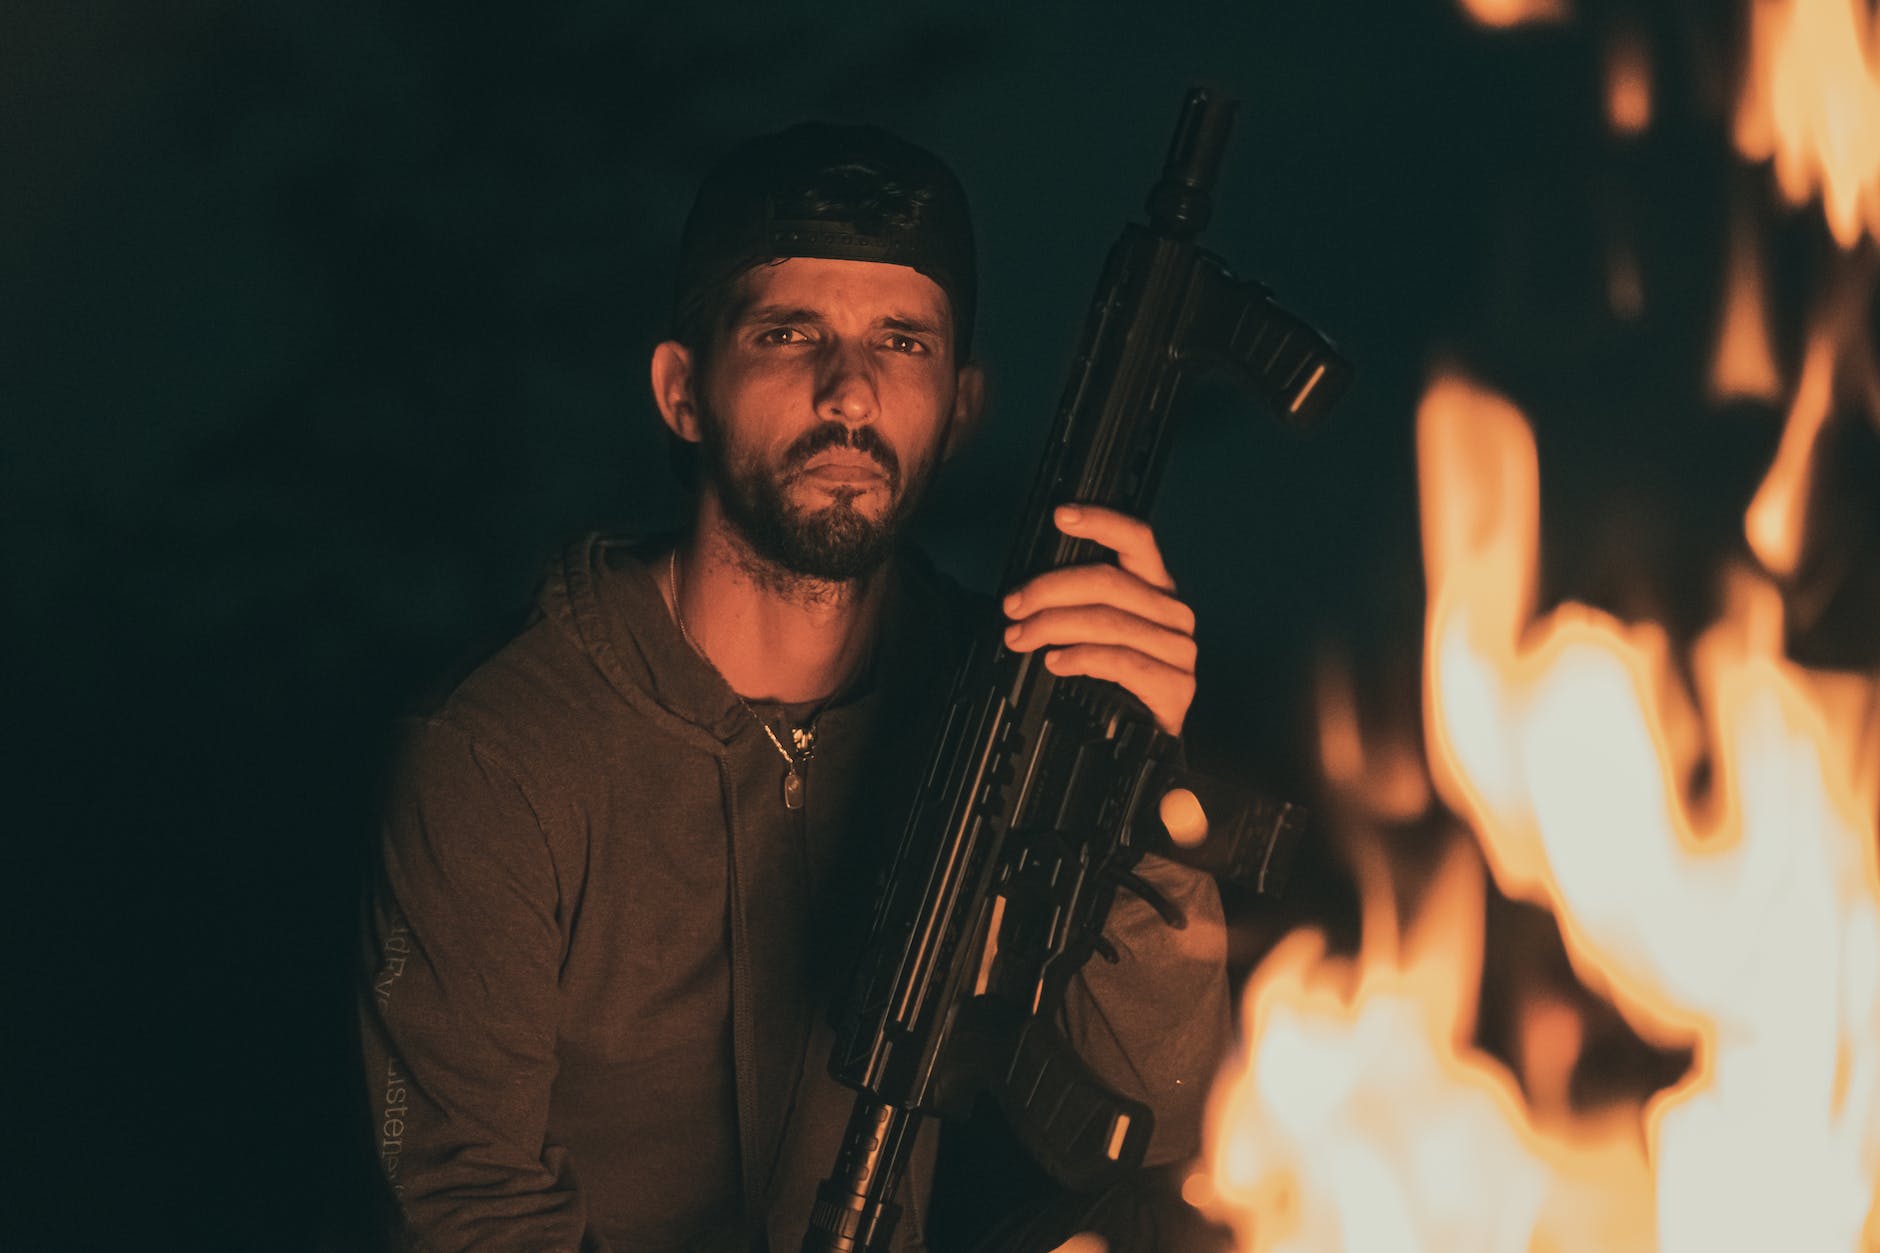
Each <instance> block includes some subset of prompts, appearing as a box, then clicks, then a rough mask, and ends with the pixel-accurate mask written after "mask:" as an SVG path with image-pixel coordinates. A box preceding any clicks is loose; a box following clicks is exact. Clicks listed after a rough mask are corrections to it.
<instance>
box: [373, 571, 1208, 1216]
mask: <svg viewBox="0 0 1880 1253" xmlns="http://www.w3.org/2000/svg"><path fill="white" fill-rule="evenodd" d="M977 612H978V610H977V607H976V605H975V602H974V601H973V600H972V599H971V598H970V597H968V596H966V595H965V594H964V593H963V592H961V591H960V590H959V589H958V588H957V587H955V586H953V585H951V584H949V583H948V582H947V581H945V580H944V579H943V578H942V577H941V576H938V575H937V574H935V573H934V572H933V571H932V570H931V569H930V568H928V567H927V566H926V565H925V563H924V562H922V561H919V560H918V559H916V558H912V557H909V558H904V559H902V560H900V561H899V562H898V563H897V566H896V570H895V573H894V575H893V580H892V583H891V587H890V591H889V596H888V602H887V611H886V612H885V614H884V620H883V629H882V634H881V637H880V640H879V642H878V647H877V652H876V658H875V663H874V665H873V666H872V668H871V678H870V679H869V681H868V682H866V683H865V684H864V685H862V687H861V688H860V689H859V690H858V691H857V692H855V693H854V694H853V695H852V696H850V697H848V698H846V699H844V700H840V701H838V702H837V703H835V704H833V705H831V706H830V707H829V708H828V709H826V710H825V711H823V713H822V714H821V716H820V717H819V719H818V721H817V747H816V757H815V760H814V762H813V763H812V765H811V766H810V767H809V770H808V784H807V789H806V793H807V804H806V806H805V807H804V808H803V809H801V810H794V811H793V810H789V809H786V808H785V806H784V805H783V803H782V795H781V783H782V777H783V768H784V763H783V761H782V760H781V758H780V757H779V756H778V754H777V752H776V749H775V747H774V746H773V745H772V744H771V743H770V741H769V739H768V738H767V737H766V736H765V735H764V734H763V732H762V730H761V729H760V728H759V727H758V725H757V724H756V722H755V721H754V720H753V719H752V717H751V715H750V713H749V712H748V711H747V710H746V709H745V708H743V707H742V706H741V705H740V704H739V703H738V702H737V700H736V698H735V696H734V695H733V693H732V692H731V690H730V689H729V688H728V687H727V686H726V685H725V683H724V681H723V679H722V678H720V677H719V676H718V675H717V673H716V672H715V671H713V670H712V669H711V668H710V667H709V666H708V665H707V664H706V663H705V662H704V661H703V660H702V659H700V658H699V657H698V656H697V654H695V653H694V652H693V651H692V650H691V648H690V647H689V646H688V645H687V644H686V643H685V642H684V640H683V639H682V638H681V637H680V636H679V634H678V632H677V630H676V628H675V627H674V625H673V624H672V621H671V619H670V617H669V616H668V614H667V611H666V608H665V604H664V601H663V599H662V598H661V596H660V594H659V589H658V586H657V584H656V583H655V582H654V575H653V573H652V572H651V571H649V570H648V569H647V567H646V566H645V565H644V564H643V562H642V561H641V559H640V557H639V556H638V555H637V551H636V549H635V547H634V546H633V545H631V544H629V543H627V542H626V541H620V540H608V539H602V538H590V539H589V540H588V541H586V542H584V543H582V544H579V545H576V546H574V547H573V548H571V549H570V550H569V551H568V552H567V553H566V554H565V555H564V556H563V558H562V560H561V561H560V562H559V564H558V565H557V566H556V568H555V569H554V570H553V571H552V573H551V576H550V578H549V579H548V581H547V583H546V585H545V587H544V590H543V592H542V594H541V599H540V604H539V612H538V613H537V615H536V616H535V618H534V620H533V621H532V622H531V623H530V625H529V626H528V627H527V628H525V629H524V631H523V632H522V633H521V634H520V635H519V636H518V637H517V638H516V639H515V640H513V641H512V642H511V643H510V644H509V645H508V646H507V647H505V648H504V649H503V650H502V651H500V652H499V653H497V654H496V655H495V656H494V657H493V658H491V659H490V660H489V661H488V662H486V663H484V665H482V666H481V667H480V668H479V669H478V670H477V671H476V672H475V673H473V674H472V675H471V676H470V678H469V679H467V680H466V681H465V682H464V683H463V684H462V685H460V686H459V687H458V688H457V689H456V691H455V692H453V693H452V694H451V696H450V697H449V698H448V699H447V700H446V701H445V702H444V703H443V705H442V706H441V707H440V708H439V709H438V710H437V711H436V712H434V713H433V714H432V715H431V716H429V717H427V718H424V719H421V720H416V721H414V722H412V723H411V724H410V725H409V727H408V728H407V730H408V734H407V735H406V737H405V748H404V752H403V756H402V760H401V764H400V767H399V769H398V771H397V774H396V782H395V786H394V789H393V792H392V795H391V797H390V800H389V803H388V806H387V810H386V814H385V821H384V831H383V841H382V854H381V859H380V862H379V873H378V874H377V875H376V877H375V883H374V886H373V890H372V894H371V902H370V907H369V909H368V912H367V918H366V926H367V931H368V935H367V937H366V943H367V949H368V953H367V960H368V962H369V969H368V972H367V975H366V982H365V987H364V995H363V997H362V1001H361V1008H362V1022H363V1028H364V1041H365V1057H366V1067H367V1086H368V1090H369V1093H370V1099H371V1102H372V1108H373V1111H374V1122H375V1125H376V1126H377V1127H378V1130H379V1139H380V1143H379V1156H380V1160H381V1163H382V1165H383V1167H384V1169H385V1172H386V1176H387V1178H388V1180H389V1181H390V1183H391V1185H392V1187H393V1189H394V1191H395V1192H396V1193H397V1195H398V1198H399V1201H400V1206H401V1209H402V1210H403V1213H404V1215H405V1218H406V1221H407V1224H408V1228H409V1233H410V1234H411V1235H412V1236H413V1237H415V1238H416V1239H417V1240H418V1241H419V1242H421V1244H422V1245H423V1247H428V1248H436V1249H442V1250H454V1249H468V1248H478V1249H528V1250H551V1249H571V1250H572V1249H580V1250H593V1249H613V1250H621V1251H624V1250H679V1249H686V1250H718V1249H725V1250H729V1249H740V1250H747V1249H750V1248H752V1247H754V1246H755V1245H756V1244H757V1243H758V1240H759V1237H760V1236H766V1235H767V1238H768V1240H769V1244H770V1247H771V1248H772V1249H775V1250H785V1249H793V1248H795V1247H796V1245H797V1242H798V1241H799V1240H800V1239H801V1235H802V1231H803V1228H804V1226H805V1224H806V1222H807V1219H808V1213H809V1206H810V1200H811V1194H812V1192H813V1190H814V1187H815V1184H816V1182H817V1181H818V1180H820V1179H821V1178H823V1177H824V1176H825V1175H826V1174H827V1173H828V1171H829V1169H830V1167H831V1165H832V1163H833V1161H834V1157H835V1152H836V1148H837V1145H838V1143H839V1141H840V1138H841V1135H842V1130H843V1126H844V1124H845V1122H846V1119H847V1115H848V1112H849V1110H850V1108H851V1107H852V1105H853V1100H854V1096H853V1093H851V1092H849V1091H848V1090H847V1089H845V1088H843V1087H841V1086H840V1085H838V1084H836V1083H835V1082H834V1081H833V1080H832V1079H830V1078H829V1077H828V1074H827V1069H826V1067H827V1061H828V1056H829V1049H830V1033H829V1029H828V1026H827V1024H826V1008H827V1005H828V1004H829V1002H830V999H831V997H832V996H833V995H834V994H835V993H836V991H837V990H838V986H837V985H838V983H839V982H840V981H841V980H842V979H843V978H844V977H845V976H846V974H847V972H848V970H849V966H850V963H851V961H852V959H853V954H854V951H855V948H856V945H857V944H858V942H859V938H860V932H861V929H862V926H863V924H864V922H865V920H866V914H867V910H868V907H869V906H870V904H871V903H872V897H873V886H872V885H873V880H874V875H875V874H876V873H877V871H878V869H879V867H880V865H881V864H882V862H883V860H885V857H886V856H887V854H888V853H889V852H891V849H892V844H893V842H894V840H895V839H896V838H897V837H898V835H899V820H900V817H901V815H902V813H903V812H904V809H905V804H906V800H907V797H908V794H909V789H910V786H911V780H912V779H913V778H914V777H915V776H914V774H913V771H914V770H915V769H916V768H917V766H918V763H919V759H920V757H921V755H922V753H923V751H924V750H925V748H926V747H927V745H928V743H929V742H930V741H931V738H932V731H933V726H932V718H933V715H935V714H936V713H938V712H939V709H940V705H941V703H942V701H943V699H944V695H945V686H946V683H947V681H948V679H949V678H950V675H951V673H952V670H953V669H954V667H955V665H956V663H957V660H958V657H959V654H960V650H961V648H962V647H963V643H964V637H965V632H966V630H967V629H968V627H969V624H970V623H971V622H972V621H973V620H974V619H975V616H976V614H977ZM1142 873H1145V874H1146V875H1147V876H1148V877H1150V878H1152V879H1153V880H1154V881H1155V882H1156V883H1157V884H1158V886H1160V887H1161V888H1162V889H1163V890H1164V891H1165V892H1167V893H1168V894H1169V895H1170V896H1172V897H1173V898H1174V899H1176V901H1177V902H1178V903H1179V904H1181V905H1182V906H1183V907H1184V908H1185V909H1186V911H1187V912H1188V913H1189V915H1190V917H1191V919H1192V925H1191V926H1190V927H1189V928H1188V929H1187V930H1185V931H1181V932H1175V931H1171V930H1169V929H1168V928H1167V927H1166V926H1165V925H1164V924H1163V923H1162V922H1161V921H1160V919H1159V918H1157V917H1156V915H1155V914H1154V913H1153V911H1151V910H1149V909H1148V908H1147V907H1146V906H1145V905H1143V904H1142V903H1141V902H1139V901H1137V900H1135V899H1134V898H1133V897H1128V896H1124V897H1121V898H1119V900H1118V903H1117V906H1116V908H1115V909H1114V910H1113V911H1112V914H1111V920H1110V924H1109V927H1108V928H1107V931H1106V935H1107V937H1108V938H1109V939H1110V941H1111V943H1112V944H1113V945H1114V946H1115V947H1116V948H1117V949H1118V950H1119V951H1120V953H1121V954H1122V958H1123V960H1122V961H1121V962H1120V963H1119V964H1117V965H1114V966H1111V965H1107V964H1104V963H1100V962H1093V963H1091V964H1090V966H1088V967H1087V968H1086V970H1085V972H1084V973H1083V974H1082V975H1080V976H1079V978H1078V979H1077V980H1076V981H1075V982H1074V983H1073V986H1072V988H1071V991H1070V994H1069V996H1068V997H1067V1004H1066V1010H1065V1017H1066V1022H1067V1025H1068V1028H1069V1033H1070V1036H1071V1039H1072V1042H1073V1043H1074V1044H1075V1045H1076V1046H1077V1047H1078V1049H1079V1051H1080V1052H1081V1053H1082V1054H1083V1056H1084V1057H1085V1059H1086V1060H1087V1061H1088V1062H1089V1063H1090V1064H1091V1065H1092V1066H1093V1067H1095V1068H1096V1070H1097V1071H1098V1073H1099V1074H1101V1075H1103V1076H1104V1077H1105V1078H1106V1079H1107V1080H1108V1081H1110V1082H1111V1083H1112V1084H1113V1085H1114V1086H1116V1087H1117V1088H1119V1089H1120V1090H1121V1091H1123V1092H1125V1093H1127V1094H1129V1095H1132V1096H1136V1097H1138V1098H1140V1099H1146V1100H1147V1101H1148V1102H1149V1103H1150V1104H1151V1106H1152V1107H1153V1108H1154V1109H1155V1111H1156V1115H1157V1123H1156V1134H1155V1139H1154V1141H1153V1142H1152V1144H1151V1148H1150V1156H1151V1160H1152V1161H1166V1160H1173V1159H1175V1158H1178V1157H1182V1156H1185V1155H1187V1154H1189V1153H1192V1152H1193V1151H1194V1150H1195V1147H1196V1144H1197V1141H1198V1135H1199V1125H1200V1117H1201V1109H1202V1105H1203V1103H1204V1101H1205V1098H1206V1092H1207V1087H1208V1084H1209V1082H1210V1081H1211V1080H1212V1078H1213V1073H1214V1067H1215V1064H1216V1062H1217V1060H1218V1058H1219V1056H1220V1053H1221V1051H1222V1049H1223V1048H1224V1045H1225V1040H1226V1031H1227V994H1226V986H1225V974H1224V960H1225V941H1224V932H1223V931H1222V928H1221V920H1220V904H1219V898H1218V895H1217V894H1216V892H1215V890H1214V886H1213V883H1212V881H1211V880H1208V879H1207V878H1206V877H1205V876H1201V875H1197V874H1193V873H1191V872H1188V871H1185V870H1182V869H1180V868H1178V867H1175V866H1172V865H1170V864H1168V863H1154V862H1151V863H1145V867H1144V870H1143V871H1142ZM918 1143H919V1145H920V1148H919V1149H918V1150H917V1154H916V1158H915V1162H914V1164H913V1167H912V1169H911V1170H910V1187H909V1188H908V1189H907V1191H906V1193H905V1194H904V1197H903V1201H904V1204H905V1205H906V1206H907V1207H908V1210H909V1212H908V1213H906V1214H904V1216H903V1218H902V1221H901V1226H900V1230H899V1232H898V1235H897V1247H901V1248H919V1247H921V1246H920V1234H921V1228H922V1227H923V1225H924V1222H925V1213H924V1205H925V1193H926V1190H927V1185H928V1183H929V1181H930V1179H931V1174H932V1154H931V1150H932V1145H933V1136H932V1135H931V1134H928V1135H925V1136H923V1137H922V1139H921V1141H919V1142H918Z"/></svg>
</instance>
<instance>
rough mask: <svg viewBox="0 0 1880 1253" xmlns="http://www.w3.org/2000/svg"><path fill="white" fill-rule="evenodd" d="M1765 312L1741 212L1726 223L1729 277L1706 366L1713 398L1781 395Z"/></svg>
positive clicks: (1757, 261) (1751, 237) (1749, 231)
mask: <svg viewBox="0 0 1880 1253" xmlns="http://www.w3.org/2000/svg"><path fill="white" fill-rule="evenodd" d="M1766 307H1767V298H1766V297H1765V296H1764V294H1763V267H1762V255H1761V253H1760V251H1759V250H1758V247H1757V242H1756V235H1755V231H1754V229H1753V228H1752V226H1751V224H1750V217H1749V214H1748V212H1747V211H1746V210H1744V209H1742V208H1740V207H1739V209H1738V211H1737V212H1736V213H1734V214H1732V215H1731V219H1730V274H1729V278H1728V280H1727V287H1726V291H1725V294H1724V305H1723V321H1722V323H1721V325H1720V326H1719V328H1718V331H1717V349H1716V352H1715V354H1714V355H1713V356H1712V358H1711V364H1710V395H1711V399H1713V400H1718V401H1723V400H1736V399H1742V400H1765V401H1774V400H1775V399H1776V398H1777V397H1778V396H1780V395H1781V393H1782V380H1781V377H1780V375H1779V374H1778V373H1777V371H1776V356H1775V350H1774V349H1772V348H1771V347H1770V346H1769V319H1768V314H1767V312H1766Z"/></svg>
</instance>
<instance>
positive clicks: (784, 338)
mask: <svg viewBox="0 0 1880 1253" xmlns="http://www.w3.org/2000/svg"><path fill="white" fill-rule="evenodd" d="M757 342H758V343H760V344H778V345H784V344H806V343H808V342H809V336H807V335H805V334H804V333H803V332H802V331H799V330H797V329H796V328H795V327H794V326H773V327H771V328H770V329H769V330H767V331H759V332H758V335H757Z"/></svg>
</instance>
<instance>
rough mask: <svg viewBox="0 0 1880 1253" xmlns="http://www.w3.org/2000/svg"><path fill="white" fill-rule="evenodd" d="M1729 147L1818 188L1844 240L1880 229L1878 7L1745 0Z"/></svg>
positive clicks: (1798, 198)
mask: <svg viewBox="0 0 1880 1253" xmlns="http://www.w3.org/2000/svg"><path fill="white" fill-rule="evenodd" d="M1735 130H1736V146H1737V148H1738V150H1739V151H1741V152H1742V153H1743V155H1744V156H1746V157H1748V158H1749V159H1750V160H1752V161H1767V160H1771V159H1773V160H1774V162H1775V174H1776V182H1777V184H1778V185H1779V186H1780V187H1781V189H1782V194H1783V196H1784V197H1785V198H1786V199H1787V200H1788V201H1789V202H1790V203H1791V204H1795V205H1803V204H1807V203H1808V202H1809V201H1810V200H1812V199H1814V198H1815V197H1816V196H1817V195H1819V196H1820V197H1821V201H1822V209H1823V210H1824V211H1825V212H1826V214H1827V217H1828V226H1829V229H1830V230H1832V231H1833V232H1834V238H1835V239H1836V240H1837V241H1838V242H1839V243H1840V245H1841V246H1842V247H1843V248H1850V249H1851V248H1853V247H1854V245H1855V244H1857V243H1859V242H1860V238H1861V235H1862V234H1863V232H1865V233H1867V234H1874V235H1880V16H1877V15H1876V14H1875V13H1874V12H1872V7H1871V5H1870V4H1869V3H1868V0H1751V8H1750V56H1749V63H1748V66H1747V72H1746V74H1745V76H1744V82H1743V92H1742V96H1741V99H1740V101H1739V103H1738V106H1737V114H1736V127H1735Z"/></svg>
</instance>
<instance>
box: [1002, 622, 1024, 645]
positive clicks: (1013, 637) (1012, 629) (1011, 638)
mask: <svg viewBox="0 0 1880 1253" xmlns="http://www.w3.org/2000/svg"><path fill="white" fill-rule="evenodd" d="M1023 634H1024V631H1023V630H1022V629H1021V628H1020V627H1019V625H1018V624H1017V623H1016V622H1015V623H1013V624H1012V625H1011V626H1009V627H1006V628H1005V642H1006V643H1007V644H1016V643H1018V637H1019V636H1021V635H1023Z"/></svg>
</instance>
